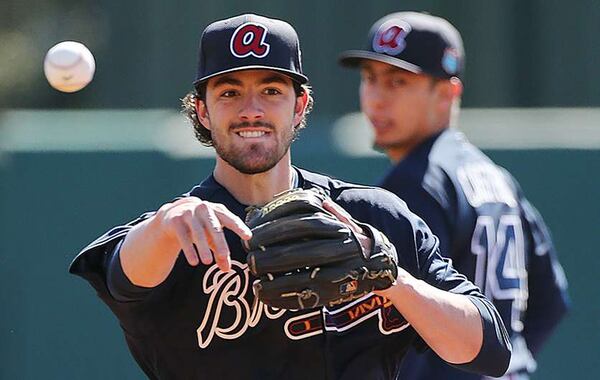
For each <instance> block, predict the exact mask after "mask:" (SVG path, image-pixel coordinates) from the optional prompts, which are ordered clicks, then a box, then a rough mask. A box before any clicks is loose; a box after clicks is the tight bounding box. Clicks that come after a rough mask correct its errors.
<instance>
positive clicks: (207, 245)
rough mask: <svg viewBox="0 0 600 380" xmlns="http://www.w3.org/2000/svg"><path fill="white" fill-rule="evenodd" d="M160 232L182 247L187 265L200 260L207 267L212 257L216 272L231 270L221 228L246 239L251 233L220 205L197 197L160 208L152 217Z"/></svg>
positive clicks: (240, 221) (194, 263)
mask: <svg viewBox="0 0 600 380" xmlns="http://www.w3.org/2000/svg"><path fill="white" fill-rule="evenodd" d="M154 217H155V218H156V219H158V220H159V221H160V223H161V230H162V231H163V232H164V233H165V234H166V235H167V237H168V238H169V239H171V240H175V241H176V242H177V243H178V244H179V245H180V247H181V250H182V251H183V253H184V255H185V258H186V260H187V262H188V263H189V264H190V265H192V266H196V265H198V264H199V261H201V262H202V264H205V265H210V264H212V263H213V257H214V260H215V261H216V263H217V265H218V267H219V269H221V270H222V271H224V272H227V271H229V270H230V269H231V258H230V251H229V246H228V245H227V241H226V240H225V234H224V233H223V228H227V229H229V230H231V231H233V232H234V233H235V234H237V235H238V236H239V237H240V238H241V239H243V240H248V239H250V238H251V237H252V232H251V231H250V229H249V228H248V226H246V224H245V223H244V222H243V221H242V220H241V219H240V218H239V217H237V216H236V215H235V214H234V213H232V212H231V211H229V210H228V209H227V207H225V206H224V205H222V204H220V203H212V202H208V201H204V200H201V199H199V198H196V197H185V198H181V199H178V200H177V201H175V202H173V203H167V204H165V205H163V206H162V207H161V208H160V209H159V210H158V211H157V213H156V215H155V216H154Z"/></svg>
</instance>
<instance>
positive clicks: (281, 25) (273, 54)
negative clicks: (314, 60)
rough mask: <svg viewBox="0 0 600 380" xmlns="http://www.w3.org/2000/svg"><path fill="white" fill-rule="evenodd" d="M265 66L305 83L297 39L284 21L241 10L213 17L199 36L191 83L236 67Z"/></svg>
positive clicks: (238, 68) (305, 77) (195, 83)
mask: <svg viewBox="0 0 600 380" xmlns="http://www.w3.org/2000/svg"><path fill="white" fill-rule="evenodd" d="M249 69H268V70H274V71H278V72H281V73H282V74H285V75H287V76H289V77H290V78H291V79H292V80H294V81H296V82H298V83H300V84H305V83H307V82H308V77H307V76H306V75H304V74H303V73H302V59H301V52H300V41H299V40H298V34H297V33H296V31H295V30H294V28H293V27H292V26H291V25H290V24H288V23H287V22H285V21H281V20H276V19H272V18H267V17H263V16H258V15H255V14H244V15H240V16H236V17H232V18H229V19H226V20H219V21H215V22H213V23H212V24H210V25H209V26H207V27H206V29H204V32H203V33H202V37H201V38H200V48H199V53H198V72H197V74H196V80H195V81H194V85H197V84H200V83H203V82H205V81H207V80H208V79H210V78H212V77H215V76H217V75H221V74H225V73H230V72H233V71H238V70H249Z"/></svg>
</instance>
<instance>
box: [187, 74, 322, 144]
mask: <svg viewBox="0 0 600 380" xmlns="http://www.w3.org/2000/svg"><path fill="white" fill-rule="evenodd" d="M292 84H293V85H294V92H295V93H296V96H303V95H304V94H305V93H306V94H308V104H307V106H306V110H305V111H304V115H303V116H302V120H300V123H298V125H296V126H295V129H294V138H296V137H297V136H298V133H299V132H300V130H301V129H302V128H304V127H306V118H307V116H308V114H309V113H310V111H312V108H313V104H314V99H313V97H312V89H311V87H310V86H309V85H305V84H300V83H297V82H295V81H292ZM196 99H199V100H202V101H204V100H205V99H206V83H200V84H199V85H197V86H196V87H195V88H194V89H193V90H192V91H190V92H188V93H187V94H186V95H185V97H184V98H183V99H181V112H182V113H183V114H184V115H185V116H186V118H187V119H188V120H189V121H190V123H191V124H192V127H193V128H194V134H195V135H196V138H197V139H198V141H200V143H201V144H202V145H205V146H213V141H212V136H211V134H210V131H209V130H208V129H206V128H205V127H204V126H203V125H202V123H200V120H198V114H197V113H196Z"/></svg>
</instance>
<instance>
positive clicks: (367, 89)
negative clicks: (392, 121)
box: [360, 83, 385, 111]
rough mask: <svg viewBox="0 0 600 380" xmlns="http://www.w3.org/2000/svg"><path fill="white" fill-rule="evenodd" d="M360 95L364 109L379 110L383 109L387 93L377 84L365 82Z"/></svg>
mask: <svg viewBox="0 0 600 380" xmlns="http://www.w3.org/2000/svg"><path fill="white" fill-rule="evenodd" d="M360 95H361V96H360V99H361V102H362V106H363V108H364V109H368V110H372V111H377V110H380V109H382V108H383V106H384V104H385V93H384V91H382V89H381V88H379V86H377V85H375V84H369V83H363V84H362V85H361V91H360Z"/></svg>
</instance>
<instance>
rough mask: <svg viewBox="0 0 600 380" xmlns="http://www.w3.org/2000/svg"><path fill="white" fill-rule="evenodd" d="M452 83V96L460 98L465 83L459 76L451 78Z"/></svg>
mask: <svg viewBox="0 0 600 380" xmlns="http://www.w3.org/2000/svg"><path fill="white" fill-rule="evenodd" d="M450 84H451V85H452V96H453V97H454V98H460V97H461V96H462V93H463V84H462V82H461V81H460V79H458V78H457V77H452V78H450Z"/></svg>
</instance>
